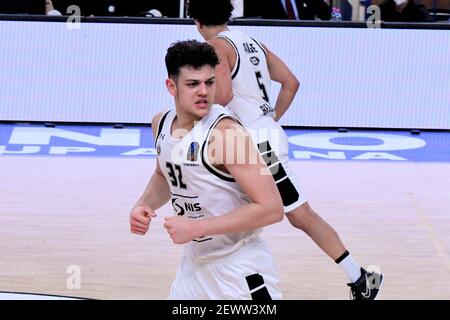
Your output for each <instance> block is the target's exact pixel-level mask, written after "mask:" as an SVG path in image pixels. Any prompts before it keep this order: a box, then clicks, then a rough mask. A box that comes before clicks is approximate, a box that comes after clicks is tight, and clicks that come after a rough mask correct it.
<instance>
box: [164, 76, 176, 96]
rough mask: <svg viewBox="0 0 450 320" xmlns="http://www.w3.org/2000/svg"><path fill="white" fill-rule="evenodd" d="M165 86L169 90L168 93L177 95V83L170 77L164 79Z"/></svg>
mask: <svg viewBox="0 0 450 320" xmlns="http://www.w3.org/2000/svg"><path fill="white" fill-rule="evenodd" d="M166 87H167V90H168V91H169V93H170V94H171V95H172V96H173V97H175V96H176V95H177V84H176V83H175V81H174V80H172V79H170V78H169V79H167V80H166Z"/></svg>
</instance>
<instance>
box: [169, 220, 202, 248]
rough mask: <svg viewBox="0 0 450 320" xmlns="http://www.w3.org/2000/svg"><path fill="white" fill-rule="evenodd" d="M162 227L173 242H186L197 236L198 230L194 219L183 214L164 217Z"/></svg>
mask: <svg viewBox="0 0 450 320" xmlns="http://www.w3.org/2000/svg"><path fill="white" fill-rule="evenodd" d="M164 220H165V221H166V222H164V228H166V229H167V233H168V234H169V236H170V238H171V239H172V241H173V243H175V244H184V243H188V242H189V241H191V240H192V239H195V238H198V237H199V234H198V232H199V230H198V228H197V226H198V224H196V223H195V222H196V221H195V220H192V219H189V218H186V217H184V216H174V217H166V218H164Z"/></svg>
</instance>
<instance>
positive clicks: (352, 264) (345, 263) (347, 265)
mask: <svg viewBox="0 0 450 320" xmlns="http://www.w3.org/2000/svg"><path fill="white" fill-rule="evenodd" d="M336 263H337V264H338V265H340V266H341V268H342V269H344V272H345V273H346V274H347V277H348V278H349V279H350V282H351V283H354V282H355V281H356V280H358V279H359V277H361V266H360V265H359V264H358V263H356V261H355V260H354V259H353V257H352V255H351V254H350V253H349V252H348V251H345V252H344V253H343V254H342V255H341V256H340V257H339V258H338V259H336Z"/></svg>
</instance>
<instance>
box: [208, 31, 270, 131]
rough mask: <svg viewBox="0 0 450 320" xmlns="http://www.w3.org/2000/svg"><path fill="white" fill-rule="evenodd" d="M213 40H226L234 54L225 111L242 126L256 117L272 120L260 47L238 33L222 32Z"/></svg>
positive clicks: (267, 76) (267, 83) (263, 57)
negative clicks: (230, 86) (234, 58)
mask: <svg viewBox="0 0 450 320" xmlns="http://www.w3.org/2000/svg"><path fill="white" fill-rule="evenodd" d="M216 38H223V39H225V40H227V41H228V42H229V43H230V44H231V45H232V46H233V47H234V49H235V51H236V55H237V59H236V63H235V65H234V68H233V70H232V72H231V78H232V81H233V84H232V87H233V99H232V100H231V102H230V103H229V104H228V105H227V108H229V109H230V110H231V112H232V114H233V115H235V116H236V117H237V118H238V119H239V120H240V121H241V122H242V124H244V125H249V124H250V123H252V122H253V121H255V120H256V119H258V118H259V117H260V116H270V117H272V118H273V117H274V115H275V113H274V111H273V107H272V105H271V103H270V98H269V93H270V86H271V80H270V74H269V69H268V67H267V59H266V52H265V50H264V48H263V47H262V46H261V45H260V44H259V43H258V42H257V41H256V40H255V39H253V38H251V37H249V36H248V35H246V34H245V33H242V32H240V31H229V30H228V31H222V32H220V33H218V34H217V36H216Z"/></svg>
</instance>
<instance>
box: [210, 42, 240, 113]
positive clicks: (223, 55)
mask: <svg viewBox="0 0 450 320" xmlns="http://www.w3.org/2000/svg"><path fill="white" fill-rule="evenodd" d="M208 44H210V45H211V46H213V47H214V49H215V51H216V53H217V56H218V57H219V61H220V63H219V64H218V65H217V66H216V96H215V98H214V103H217V104H220V105H222V106H226V105H227V104H229V103H230V101H231V100H232V99H233V88H232V79H231V70H232V68H233V66H234V64H235V63H236V59H237V57H236V52H235V51H234V49H233V48H232V47H231V45H230V44H229V43H227V42H226V40H223V39H218V38H214V39H210V40H209V41H208Z"/></svg>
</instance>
